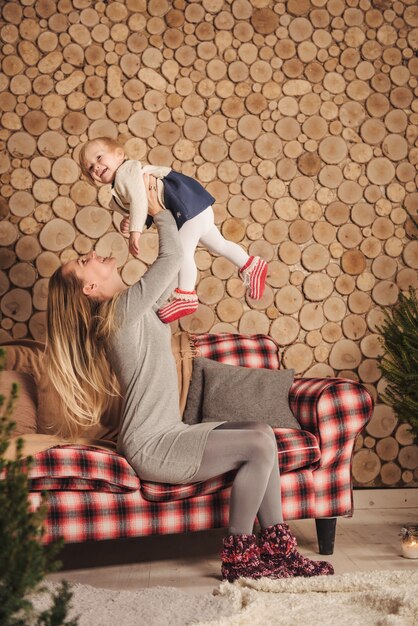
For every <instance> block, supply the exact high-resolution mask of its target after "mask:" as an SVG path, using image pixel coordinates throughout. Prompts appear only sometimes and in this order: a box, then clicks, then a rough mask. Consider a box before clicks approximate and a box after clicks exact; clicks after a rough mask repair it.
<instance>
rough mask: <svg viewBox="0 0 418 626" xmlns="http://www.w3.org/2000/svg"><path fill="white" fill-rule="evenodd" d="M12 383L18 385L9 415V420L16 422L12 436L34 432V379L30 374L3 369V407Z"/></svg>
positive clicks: (0, 386)
mask: <svg viewBox="0 0 418 626" xmlns="http://www.w3.org/2000/svg"><path fill="white" fill-rule="evenodd" d="M14 383H16V384H17V385H18V389H17V398H16V400H15V402H14V404H13V408H12V412H11V416H10V419H11V421H13V422H14V423H15V424H16V426H15V428H14V430H13V432H12V436H13V437H20V436H22V435H28V434H29V433H36V430H37V420H36V413H37V393H36V385H35V381H34V379H33V377H32V376H31V375H30V374H24V373H23V372H15V371H13V370H3V371H2V372H1V373H0V395H2V396H3V398H4V404H3V406H4V407H7V404H8V402H9V399H10V398H11V393H12V386H13V384H14Z"/></svg>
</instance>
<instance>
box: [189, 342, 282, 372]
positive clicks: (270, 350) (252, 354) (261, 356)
mask: <svg viewBox="0 0 418 626" xmlns="http://www.w3.org/2000/svg"><path fill="white" fill-rule="evenodd" d="M190 337H191V339H192V341H193V343H194V345H195V348H196V355H197V356H203V357H206V358H207V359H214V360H215V361H219V362H220V363H226V364H227V365H241V366H242V367H264V368H265V369H274V370H277V369H279V367H280V360H279V346H278V345H277V343H276V342H275V341H274V339H272V338H271V337H268V336H267V335H239V334H234V333H214V334H210V333H205V334H202V335H190Z"/></svg>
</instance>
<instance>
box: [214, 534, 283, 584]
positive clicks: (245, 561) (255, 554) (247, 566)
mask: <svg viewBox="0 0 418 626" xmlns="http://www.w3.org/2000/svg"><path fill="white" fill-rule="evenodd" d="M221 559H222V568H221V571H222V578H226V579H227V580H228V581H229V582H233V581H234V580H236V579H237V578H240V577H243V578H261V577H262V576H268V577H269V578H288V577H289V576H291V574H290V573H289V572H288V571H287V569H286V567H283V565H279V566H276V565H274V566H272V567H270V566H269V565H268V564H267V563H266V562H264V561H262V560H261V559H260V548H259V547H258V545H257V539H256V536H255V535H228V537H225V538H224V540H223V550H222V552H221Z"/></svg>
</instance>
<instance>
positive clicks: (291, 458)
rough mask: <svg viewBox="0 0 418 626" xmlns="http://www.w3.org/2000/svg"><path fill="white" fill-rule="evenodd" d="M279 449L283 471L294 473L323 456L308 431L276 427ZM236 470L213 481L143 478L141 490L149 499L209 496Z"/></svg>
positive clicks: (222, 486) (281, 469)
mask: <svg viewBox="0 0 418 626" xmlns="http://www.w3.org/2000/svg"><path fill="white" fill-rule="evenodd" d="M275 433H276V440H277V447H278V449H279V466H280V472H281V474H285V473H286V472H291V471H293V470H295V469H298V468H299V467H310V466H311V465H312V464H313V463H315V462H316V461H318V460H319V459H320V458H321V451H320V449H319V446H318V441H317V440H316V437H314V436H313V435H312V434H311V433H309V432H307V431H304V430H291V429H290V428H289V429H281V430H280V429H277V430H275ZM234 476H235V472H228V474H223V475H222V476H217V477H216V478H212V479H211V480H206V481H204V482H201V483H194V484H191V485H170V484H168V483H153V482H150V481H145V480H141V493H142V495H143V496H144V498H145V499H146V500H152V501H154V502H161V501H163V502H168V501H169V500H180V499H182V498H193V497H194V496H199V495H208V494H209V493H213V492H214V491H218V490H219V489H224V488H225V487H229V486H230V485H231V483H232V481H233V478H234Z"/></svg>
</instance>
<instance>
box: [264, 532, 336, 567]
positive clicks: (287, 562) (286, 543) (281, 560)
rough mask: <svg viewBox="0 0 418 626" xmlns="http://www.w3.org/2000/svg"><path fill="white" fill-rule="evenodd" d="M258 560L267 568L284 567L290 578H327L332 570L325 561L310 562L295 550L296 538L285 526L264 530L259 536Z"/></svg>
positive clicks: (329, 564)
mask: <svg viewBox="0 0 418 626" xmlns="http://www.w3.org/2000/svg"><path fill="white" fill-rule="evenodd" d="M259 546H260V558H261V560H262V561H263V562H264V563H265V565H266V567H268V568H271V569H272V568H274V567H276V568H279V567H285V568H286V569H287V570H288V571H289V572H290V576H328V575H330V574H333V573H334V568H333V567H332V565H331V563H328V562H327V561H312V560H311V559H308V558H306V557H304V556H302V555H301V554H300V552H298V551H297V550H296V546H297V542H296V537H295V536H294V535H293V534H292V533H291V532H290V529H289V526H288V525H287V524H275V525H274V526H270V527H269V528H265V529H264V530H263V531H262V532H261V535H260V542H259Z"/></svg>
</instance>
